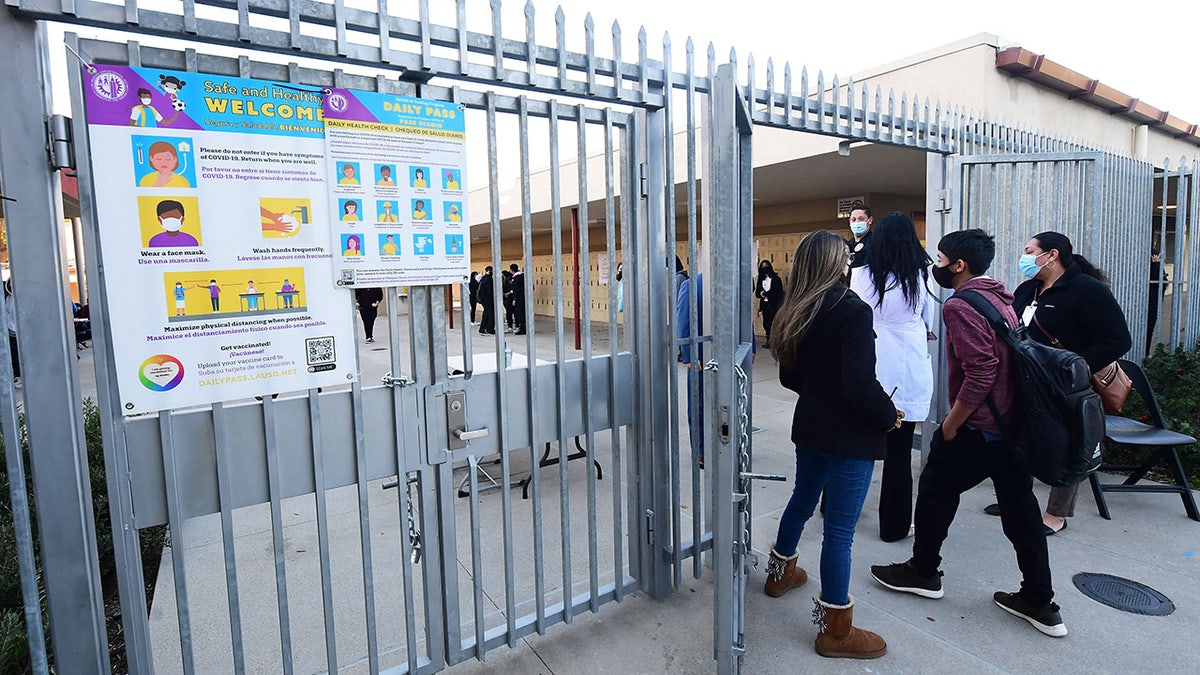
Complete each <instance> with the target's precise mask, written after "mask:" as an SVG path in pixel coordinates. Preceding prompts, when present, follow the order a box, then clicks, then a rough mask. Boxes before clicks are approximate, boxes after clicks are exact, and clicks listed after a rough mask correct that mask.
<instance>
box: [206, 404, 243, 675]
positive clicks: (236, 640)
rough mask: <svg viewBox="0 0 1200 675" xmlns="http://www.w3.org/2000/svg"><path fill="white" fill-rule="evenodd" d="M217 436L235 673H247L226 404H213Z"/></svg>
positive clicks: (219, 487)
mask: <svg viewBox="0 0 1200 675" xmlns="http://www.w3.org/2000/svg"><path fill="white" fill-rule="evenodd" d="M212 416H213V433H214V437H215V441H216V461H217V493H218V496H219V498H220V503H221V544H222V548H223V550H224V553H225V593H226V595H227V597H228V598H229V633H230V640H231V641H232V647H233V669H234V672H237V673H244V672H245V671H246V658H245V647H244V644H243V639H242V613H241V601H240V598H239V592H238V574H237V551H236V541H237V540H236V537H235V536H234V526H233V478H232V476H230V473H229V472H230V469H229V465H230V462H231V461H232V453H231V452H230V447H229V446H230V444H229V420H228V418H227V416H226V414H225V404H224V403H221V402H220V401H218V402H216V403H214V404H212Z"/></svg>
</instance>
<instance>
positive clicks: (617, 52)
mask: <svg viewBox="0 0 1200 675" xmlns="http://www.w3.org/2000/svg"><path fill="white" fill-rule="evenodd" d="M612 38H613V42H612V49H613V51H612V53H613V56H612V58H613V98H615V99H617V100H618V101H619V100H621V99H622V98H624V94H623V93H622V91H621V90H622V87H623V86H624V82H623V80H624V79H625V77H624V73H623V72H622V71H623V70H624V66H623V65H622V64H621V24H619V23H617V22H616V21H615V20H614V21H613V25H612ZM620 585H621V584H619V583H618V584H617V586H620Z"/></svg>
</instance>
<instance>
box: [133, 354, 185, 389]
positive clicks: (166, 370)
mask: <svg viewBox="0 0 1200 675" xmlns="http://www.w3.org/2000/svg"><path fill="white" fill-rule="evenodd" d="M138 379H140V380H141V381H142V386H143V387H145V388H147V389H149V390H150V391H170V390H172V389H174V388H175V387H177V386H179V383H180V382H183V364H182V363H180V362H179V359H177V358H175V357H174V356H171V355H170V354H155V355H154V356H151V357H150V358H148V359H146V360H145V361H143V362H142V367H141V368H139V369H138Z"/></svg>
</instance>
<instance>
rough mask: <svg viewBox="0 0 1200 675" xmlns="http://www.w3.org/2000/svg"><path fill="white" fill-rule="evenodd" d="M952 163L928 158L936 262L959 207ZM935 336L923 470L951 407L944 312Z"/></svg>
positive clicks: (930, 237)
mask: <svg viewBox="0 0 1200 675" xmlns="http://www.w3.org/2000/svg"><path fill="white" fill-rule="evenodd" d="M953 163H954V160H953V159H952V158H951V157H950V156H948V155H939V154H937V153H933V152H931V153H929V154H927V155H926V157H925V213H926V214H928V215H927V217H926V218H925V252H926V253H928V254H929V257H930V258H932V259H933V260H934V262H936V261H937V256H938V253H937V245H938V242H939V241H941V239H942V237H943V236H945V235H946V233H947V232H950V231H951V230H950V228H951V222H952V219H953V218H954V212H955V210H954V205H955V204H956V202H955V201H954V200H955V199H957V197H955V195H954V193H953V192H952V191H951V185H950V183H951V180H950V176H949V175H948V173H949V171H950V167H952V166H953ZM943 200H945V201H943ZM933 332H934V334H935V335H937V336H938V339H937V340H935V341H930V342H929V343H928V348H929V350H930V361H931V362H932V364H933V382H934V385H933V388H934V397H933V405H931V406H930V407H929V416H928V417H927V418H925V421H926V422H928V424H926V425H924V427H922V433H921V466H924V465H925V460H926V459H927V458H928V457H929V439H930V438H932V437H933V429H934V428H935V425H937V424H938V423H939V422H941V421H942V417H944V416H945V414H946V413H947V412H948V411H949V404H948V403H947V402H946V386H945V378H943V377H942V373H944V372H946V371H945V370H944V367H945V360H944V359H945V353H946V350H944V349H942V345H943V344H945V337H946V336H945V335H942V313H941V312H937V313H936V314H935V316H934V331H933Z"/></svg>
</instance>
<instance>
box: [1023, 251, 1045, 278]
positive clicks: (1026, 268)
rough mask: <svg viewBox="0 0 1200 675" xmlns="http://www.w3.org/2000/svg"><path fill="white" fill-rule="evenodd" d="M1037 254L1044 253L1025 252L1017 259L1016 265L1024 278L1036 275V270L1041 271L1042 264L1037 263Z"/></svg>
mask: <svg viewBox="0 0 1200 675" xmlns="http://www.w3.org/2000/svg"><path fill="white" fill-rule="evenodd" d="M1038 255H1044V254H1043V253H1039V254H1037V255H1035V254H1033V253H1026V254H1025V255H1023V256H1021V257H1020V259H1019V260H1017V266H1018V267H1020V268H1021V274H1022V275H1023V276H1024V277H1025V278H1026V279H1032V278H1034V277H1036V276H1037V273H1038V272H1041V271H1042V266H1041V265H1038V264H1037V259H1038Z"/></svg>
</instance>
